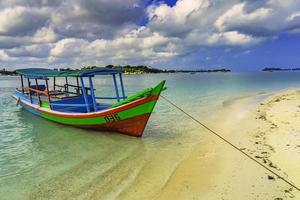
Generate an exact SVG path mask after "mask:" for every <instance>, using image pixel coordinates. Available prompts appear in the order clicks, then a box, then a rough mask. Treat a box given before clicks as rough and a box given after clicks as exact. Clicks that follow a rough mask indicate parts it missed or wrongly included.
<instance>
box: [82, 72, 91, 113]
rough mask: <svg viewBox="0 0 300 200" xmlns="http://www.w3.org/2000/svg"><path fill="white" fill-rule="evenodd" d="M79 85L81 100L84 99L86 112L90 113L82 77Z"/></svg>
mask: <svg viewBox="0 0 300 200" xmlns="http://www.w3.org/2000/svg"><path fill="white" fill-rule="evenodd" d="M80 83H81V88H82V93H83V98H84V101H85V106H86V111H87V112H90V106H89V101H88V98H87V92H86V90H85V85H84V81H83V77H80Z"/></svg>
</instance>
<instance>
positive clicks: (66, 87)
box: [65, 77, 69, 96]
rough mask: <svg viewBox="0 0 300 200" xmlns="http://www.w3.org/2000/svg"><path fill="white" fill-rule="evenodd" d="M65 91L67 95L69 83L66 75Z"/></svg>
mask: <svg viewBox="0 0 300 200" xmlns="http://www.w3.org/2000/svg"><path fill="white" fill-rule="evenodd" d="M65 92H67V96H69V93H68V92H69V85H68V77H66V85H65Z"/></svg>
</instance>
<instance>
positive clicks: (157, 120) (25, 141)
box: [0, 72, 300, 200]
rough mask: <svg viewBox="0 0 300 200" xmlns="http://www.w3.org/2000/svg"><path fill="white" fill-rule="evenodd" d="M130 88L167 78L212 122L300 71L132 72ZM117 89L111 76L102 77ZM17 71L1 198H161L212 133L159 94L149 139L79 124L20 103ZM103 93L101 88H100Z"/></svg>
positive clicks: (10, 83) (1, 125) (296, 83)
mask: <svg viewBox="0 0 300 200" xmlns="http://www.w3.org/2000/svg"><path fill="white" fill-rule="evenodd" d="M124 79H125V80H124V81H125V87H126V91H127V93H128V94H132V93H134V92H135V91H137V90H139V89H143V88H145V87H148V86H153V85H154V84H156V83H158V82H159V81H161V80H163V79H166V80H167V87H168V89H167V90H166V91H165V92H164V95H165V96H167V97H168V98H169V99H171V100H172V101H174V102H175V103H176V104H178V105H179V106H181V107H182V108H184V109H185V110H187V111H188V112H189V113H191V114H192V115H193V116H196V117H197V118H198V119H200V120H201V121H205V122H208V121H209V119H210V116H212V115H214V111H216V110H218V109H220V108H222V106H223V102H224V101H227V100H230V99H234V98H236V97H241V96H245V95H248V94H253V93H261V92H270V91H276V90H281V89H286V88H297V87H300V73H288V72H285V73H226V74H223V73H211V74H149V75H130V76H125V78H124ZM95 83H96V88H98V89H99V90H100V91H101V92H102V93H104V94H105V95H109V94H110V90H109V86H110V84H111V80H110V79H104V80H102V79H97V80H96V81H95ZM18 85H19V79H18V78H16V77H1V76H0V111H1V112H0V199H1V200H2V199H86V198H88V199H89V198H90V199H111V198H114V197H119V198H121V199H122V198H124V199H134V198H135V199H141V198H142V197H145V196H146V197H149V198H151V197H154V196H155V194H156V193H157V192H159V190H160V188H161V187H162V186H163V185H164V184H165V182H166V181H167V179H168V177H169V176H170V174H171V173H172V171H173V170H174V169H175V168H176V166H177V165H178V164H179V163H180V161H181V160H182V159H184V158H185V156H186V155H188V153H189V152H190V151H191V150H192V147H193V145H195V144H196V143H201V142H202V141H204V138H205V136H206V135H207V133H206V132H205V130H203V129H202V128H201V127H199V126H197V124H195V123H194V122H193V121H191V120H190V119H188V118H187V117H186V116H184V115H182V114H181V113H180V112H178V111H177V110H176V109H174V108H173V107H171V106H170V105H169V104H167V103H166V102H165V101H164V100H163V99H160V100H159V102H158V105H157V107H156V108H155V111H154V113H153V115H152V116H151V118H150V121H149V123H148V126H147V128H146V130H145V134H144V136H143V137H142V138H139V139H138V138H132V137H128V136H124V135H120V134H114V133H107V132H96V131H88V130H81V129H75V128H71V127H67V126H63V125H59V124H56V123H52V122H49V121H47V120H44V119H40V118H38V117H36V116H33V115H32V114H30V113H28V112H26V111H24V110H22V109H20V108H19V107H17V106H16V102H15V101H14V100H13V99H12V98H11V96H10V95H11V93H12V91H13V90H14V88H15V87H17V86H18ZM98 92H99V91H98Z"/></svg>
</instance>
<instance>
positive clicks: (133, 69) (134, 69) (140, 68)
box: [82, 65, 230, 74]
mask: <svg viewBox="0 0 300 200" xmlns="http://www.w3.org/2000/svg"><path fill="white" fill-rule="evenodd" d="M95 68H99V67H98V66H88V67H83V68H82V69H95ZM106 68H111V69H122V70H123V71H124V72H125V74H144V73H198V72H230V70H229V69H224V68H222V69H208V70H205V69H201V70H167V69H164V70H163V69H157V68H152V67H148V66H144V65H137V66H130V65H125V66H121V65H107V66H106Z"/></svg>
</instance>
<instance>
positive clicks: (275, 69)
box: [262, 67, 300, 72]
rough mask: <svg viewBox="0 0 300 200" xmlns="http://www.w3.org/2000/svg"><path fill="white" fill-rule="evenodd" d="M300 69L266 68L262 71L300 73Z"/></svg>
mask: <svg viewBox="0 0 300 200" xmlns="http://www.w3.org/2000/svg"><path fill="white" fill-rule="evenodd" d="M299 70H300V68H287V69H282V68H278V67H266V68H264V69H262V71H264V72H273V71H299Z"/></svg>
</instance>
